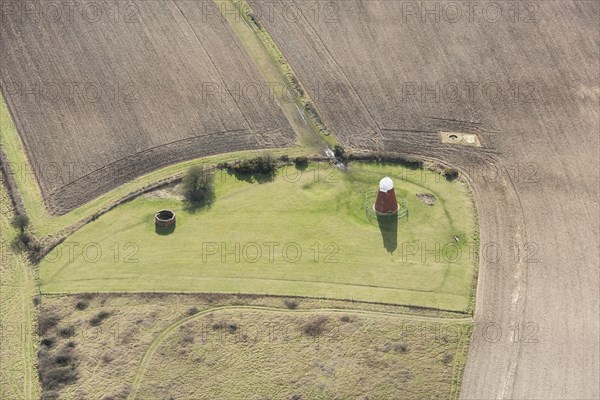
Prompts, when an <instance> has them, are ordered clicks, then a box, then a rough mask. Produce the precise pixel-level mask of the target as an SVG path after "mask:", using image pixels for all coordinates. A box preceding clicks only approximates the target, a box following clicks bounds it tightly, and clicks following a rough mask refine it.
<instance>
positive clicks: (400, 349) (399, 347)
mask: <svg viewBox="0 0 600 400" xmlns="http://www.w3.org/2000/svg"><path fill="white" fill-rule="evenodd" d="M394 351H395V352H396V353H406V352H407V351H408V346H407V345H405V344H404V343H396V344H394Z"/></svg>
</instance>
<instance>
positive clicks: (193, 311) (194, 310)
mask: <svg viewBox="0 0 600 400" xmlns="http://www.w3.org/2000/svg"><path fill="white" fill-rule="evenodd" d="M198 311H199V310H198V308H196V307H190V308H188V310H187V311H186V313H185V315H187V316H188V317H190V316H192V315H195V314H198Z"/></svg>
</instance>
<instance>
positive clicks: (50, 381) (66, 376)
mask: <svg viewBox="0 0 600 400" xmlns="http://www.w3.org/2000/svg"><path fill="white" fill-rule="evenodd" d="M76 361H77V360H76V358H75V355H74V353H73V349H72V348H70V347H64V348H62V349H61V350H60V351H56V352H51V351H48V350H45V349H43V348H42V349H40V350H39V351H38V370H39V374H40V381H41V383H42V389H43V391H44V393H46V392H48V391H49V390H50V391H51V390H54V389H58V388H60V387H62V386H64V385H68V384H71V383H73V382H75V381H77V378H78V374H77V362H76Z"/></svg>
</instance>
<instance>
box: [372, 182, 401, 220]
mask: <svg viewBox="0 0 600 400" xmlns="http://www.w3.org/2000/svg"><path fill="white" fill-rule="evenodd" d="M375 211H377V212H378V213H382V214H386V213H391V212H396V211H398V202H397V201H396V192H395V191H394V189H393V188H392V189H390V190H388V191H387V192H382V191H381V190H379V191H378V192H377V200H375Z"/></svg>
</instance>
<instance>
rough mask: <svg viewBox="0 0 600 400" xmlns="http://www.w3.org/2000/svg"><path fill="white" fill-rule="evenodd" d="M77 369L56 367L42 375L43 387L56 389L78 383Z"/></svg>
mask: <svg viewBox="0 0 600 400" xmlns="http://www.w3.org/2000/svg"><path fill="white" fill-rule="evenodd" d="M77 378H78V376H77V369H76V368H73V367H71V366H65V367H55V368H52V369H50V370H48V371H47V372H46V373H44V374H43V375H42V386H43V387H44V388H48V389H55V388H58V387H60V386H63V385H68V384H70V383H73V382H76V381H77Z"/></svg>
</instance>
